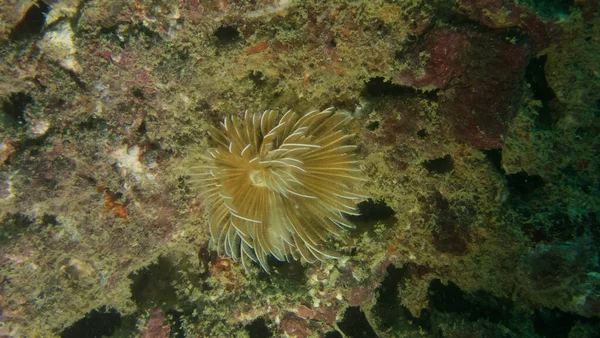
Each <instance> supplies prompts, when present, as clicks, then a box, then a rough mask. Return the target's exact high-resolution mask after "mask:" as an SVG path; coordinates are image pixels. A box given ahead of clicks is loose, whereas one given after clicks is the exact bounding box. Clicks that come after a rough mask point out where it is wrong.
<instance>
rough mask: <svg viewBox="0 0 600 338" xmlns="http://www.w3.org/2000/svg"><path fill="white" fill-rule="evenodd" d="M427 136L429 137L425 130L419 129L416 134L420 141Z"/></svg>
mask: <svg viewBox="0 0 600 338" xmlns="http://www.w3.org/2000/svg"><path fill="white" fill-rule="evenodd" d="M427 136H429V133H428V132H427V130H425V129H421V130H419V131H418V132H417V137H418V138H420V139H421V140H422V139H424V138H426V137H427Z"/></svg>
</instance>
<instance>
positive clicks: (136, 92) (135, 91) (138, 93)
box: [131, 87, 144, 99]
mask: <svg viewBox="0 0 600 338" xmlns="http://www.w3.org/2000/svg"><path fill="white" fill-rule="evenodd" d="M131 95H133V97H135V98H136V99H143V98H144V89H142V88H140V87H133V88H132V89H131Z"/></svg>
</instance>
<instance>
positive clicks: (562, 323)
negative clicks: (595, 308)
mask: <svg viewBox="0 0 600 338" xmlns="http://www.w3.org/2000/svg"><path fill="white" fill-rule="evenodd" d="M578 322H579V323H580V324H589V325H594V326H598V325H600V319H598V318H597V317H596V318H586V317H583V316H580V315H576V314H573V313H569V312H564V311H560V310H557V309H548V308H541V309H538V310H536V311H535V313H534V315H533V328H534V330H535V333H537V334H539V335H540V336H541V337H545V338H562V337H567V336H569V337H571V335H569V333H570V331H571V329H572V328H573V326H574V325H575V324H577V323H578ZM590 337H591V336H590Z"/></svg>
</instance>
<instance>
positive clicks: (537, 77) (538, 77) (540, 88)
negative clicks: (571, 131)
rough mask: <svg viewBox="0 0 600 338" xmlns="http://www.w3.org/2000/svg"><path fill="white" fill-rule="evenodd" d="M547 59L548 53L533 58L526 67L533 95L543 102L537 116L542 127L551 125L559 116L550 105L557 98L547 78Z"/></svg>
mask: <svg viewBox="0 0 600 338" xmlns="http://www.w3.org/2000/svg"><path fill="white" fill-rule="evenodd" d="M546 60H547V56H546V55H542V56H540V57H537V58H533V59H531V61H530V62H529V64H528V65H527V68H526V69H525V78H526V79H527V82H528V83H529V85H530V86H531V91H532V92H533V97H534V98H535V99H537V100H539V101H541V102H542V107H541V108H539V110H538V116H537V117H536V123H537V124H538V125H539V126H540V127H551V126H552V125H553V124H554V123H555V122H556V121H557V120H558V118H559V116H558V114H556V113H555V112H553V111H552V109H551V108H550V107H549V105H548V103H549V102H550V101H552V100H554V99H555V98H556V94H555V93H554V91H553V90H552V88H550V86H549V85H548V81H547V80H546V73H545V71H544V68H545V65H546Z"/></svg>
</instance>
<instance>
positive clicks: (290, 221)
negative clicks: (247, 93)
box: [190, 108, 364, 271]
mask: <svg viewBox="0 0 600 338" xmlns="http://www.w3.org/2000/svg"><path fill="white" fill-rule="evenodd" d="M278 115H279V114H277V113H275V112H274V111H265V112H264V113H263V114H249V113H248V112H246V114H245V115H244V118H243V119H239V118H236V117H232V116H229V117H226V118H225V120H224V121H223V123H222V125H221V126H220V128H215V127H213V128H212V130H211V131H210V136H211V138H212V140H213V141H214V143H215V145H216V147H215V148H213V149H210V150H209V151H208V153H209V155H208V156H204V157H203V162H204V163H203V164H202V165H198V166H196V167H193V168H192V169H191V173H190V175H191V176H192V181H191V183H192V186H193V187H195V188H197V189H198V190H199V191H200V193H201V195H202V198H203V200H204V203H205V206H206V209H205V210H206V211H207V213H208V221H209V224H210V233H211V240H212V244H213V245H214V246H216V248H217V251H218V252H219V254H222V253H223V252H224V253H225V254H227V255H229V256H231V257H233V258H234V259H235V260H241V262H242V264H243V265H244V267H246V266H247V264H248V259H250V260H252V261H255V262H259V263H260V265H261V266H262V267H263V268H264V269H265V270H266V271H269V266H268V264H267V256H268V255H270V254H271V255H273V256H274V257H275V258H277V259H279V260H281V261H287V260H290V259H295V260H298V259H299V260H302V261H303V262H308V263H314V262H316V261H325V260H327V259H330V258H338V257H339V256H338V254H337V253H335V252H332V251H330V250H328V249H326V248H325V247H324V246H325V242H326V241H327V238H328V237H329V236H331V235H333V236H335V237H337V238H339V239H341V240H344V239H345V231H344V228H352V227H353V226H352V224H350V223H349V222H348V221H347V220H346V219H345V218H344V214H350V215H356V214H357V208H356V203H357V201H358V200H361V199H363V198H364V197H362V196H360V195H358V194H356V193H354V192H353V191H354V188H355V186H356V185H357V183H358V182H359V181H360V180H361V178H360V177H361V175H360V170H358V169H356V167H357V161H356V160H355V159H354V156H355V155H354V150H355V148H356V146H355V145H349V144H347V141H348V140H349V139H350V138H351V137H352V135H348V134H345V133H344V132H343V127H344V126H345V125H346V124H347V123H348V122H349V121H350V119H351V118H350V117H349V116H348V115H346V114H343V113H338V112H334V111H333V109H332V108H329V109H326V110H323V111H311V112H309V113H306V114H304V115H299V114H297V113H294V112H292V111H288V112H287V113H285V114H284V115H283V116H282V117H281V118H280V119H279V120H278Z"/></svg>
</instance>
